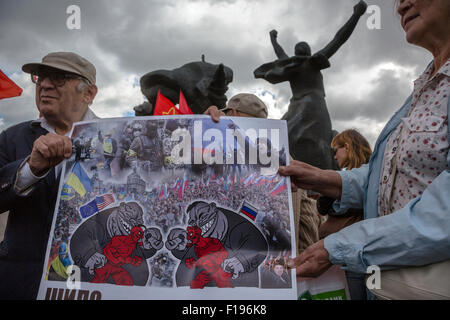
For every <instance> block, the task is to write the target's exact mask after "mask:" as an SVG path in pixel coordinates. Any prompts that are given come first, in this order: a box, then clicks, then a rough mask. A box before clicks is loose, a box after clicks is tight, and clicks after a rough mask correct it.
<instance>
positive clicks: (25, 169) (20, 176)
mask: <svg viewBox="0 0 450 320" xmlns="http://www.w3.org/2000/svg"><path fill="white" fill-rule="evenodd" d="M29 158H30V157H27V158H26V159H25V160H24V161H23V162H22V164H21V165H20V166H19V169H18V170H17V176H16V181H15V183H14V191H15V192H16V193H17V194H18V195H19V196H27V195H28V194H30V193H31V192H32V191H33V189H34V185H35V184H36V182H38V181H39V180H41V179H42V178H45V177H46V176H47V174H48V172H49V171H47V172H46V173H45V174H44V175H43V176H40V177H38V176H35V175H34V174H33V172H32V171H31V169H30V165H29V164H28V159H29Z"/></svg>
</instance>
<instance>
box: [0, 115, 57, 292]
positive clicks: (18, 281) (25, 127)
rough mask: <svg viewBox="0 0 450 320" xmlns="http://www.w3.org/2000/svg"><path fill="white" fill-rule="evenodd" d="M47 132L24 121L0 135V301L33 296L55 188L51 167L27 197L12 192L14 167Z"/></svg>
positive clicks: (42, 256) (38, 278)
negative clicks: (0, 228) (2, 220)
mask: <svg viewBox="0 0 450 320" xmlns="http://www.w3.org/2000/svg"><path fill="white" fill-rule="evenodd" d="M47 133H48V132H47V131H46V130H45V129H43V128H42V127H41V126H40V125H39V124H38V123H32V122H31V121H28V122H23V123H20V124H18V125H15V126H13V127H10V128H8V129H6V130H5V131H3V132H2V133H1V134H0V213H3V212H5V211H9V216H8V223H7V226H6V231H5V237H4V240H3V242H2V243H1V245H0V300H3V299H35V298H36V295H37V291H38V288H39V283H40V279H41V276H42V273H43V268H44V258H45V252H46V248H47V241H48V236H49V233H50V228H51V222H52V218H53V211H54V207H55V202H56V196H57V191H58V181H56V179H55V171H54V169H52V170H50V172H49V173H48V175H47V176H46V177H45V178H43V179H42V180H40V181H39V182H38V183H36V185H35V189H34V190H33V191H32V192H31V193H30V194H29V195H27V196H19V195H17V194H16V192H15V191H14V182H15V179H16V175H17V169H18V168H19V166H20V164H21V163H22V162H23V161H24V160H25V158H26V157H28V156H29V155H30V153H31V150H32V147H33V143H34V141H35V140H36V139H37V138H38V137H40V136H41V135H45V134H47Z"/></svg>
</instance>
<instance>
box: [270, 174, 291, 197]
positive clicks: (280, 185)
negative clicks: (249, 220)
mask: <svg viewBox="0 0 450 320" xmlns="http://www.w3.org/2000/svg"><path fill="white" fill-rule="evenodd" d="M286 188H287V186H286V178H284V177H283V179H281V180H280V182H278V183H277V185H276V186H275V187H273V189H272V190H270V192H269V193H270V195H272V196H276V195H277V194H279V193H280V192H282V191H283V190H286Z"/></svg>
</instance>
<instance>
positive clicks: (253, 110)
mask: <svg viewBox="0 0 450 320" xmlns="http://www.w3.org/2000/svg"><path fill="white" fill-rule="evenodd" d="M230 109H236V110H237V111H240V112H243V113H246V114H249V115H252V116H254V117H257V118H267V115H268V112H267V106H266V105H265V104H264V102H262V100H261V99H259V98H258V97H257V96H255V95H254V94H251V93H239V94H237V95H235V96H233V97H232V98H231V99H230V100H229V101H228V103H227V106H226V107H225V108H223V109H222V110H221V111H223V112H225V111H227V110H230Z"/></svg>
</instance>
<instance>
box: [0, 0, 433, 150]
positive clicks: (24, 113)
mask: <svg viewBox="0 0 450 320" xmlns="http://www.w3.org/2000/svg"><path fill="white" fill-rule="evenodd" d="M366 2H367V4H368V5H369V6H371V5H372V6H377V7H378V8H380V10H381V12H380V13H381V14H380V18H381V24H380V26H381V28H380V29H372V30H371V29H369V27H368V25H367V22H368V20H369V22H371V21H373V20H371V19H373V17H374V16H373V13H369V12H367V13H366V14H365V15H364V16H363V17H362V18H361V20H360V21H359V24H358V26H357V27H356V29H355V31H354V33H353V35H352V36H351V38H350V39H349V40H348V41H347V43H345V44H344V45H343V46H342V47H341V49H340V50H339V51H338V52H337V53H336V54H335V55H334V56H333V57H332V58H331V67H330V68H329V69H326V70H325V71H324V72H323V75H324V82H325V90H326V93H327V97H326V101H327V105H328V109H329V112H330V116H331V119H332V123H333V127H334V128H335V129H336V130H338V131H340V130H343V129H346V128H357V129H359V130H360V131H361V132H362V133H363V134H364V135H365V136H366V137H367V138H368V139H369V140H370V142H371V143H372V145H373V143H374V141H375V139H376V137H377V135H378V134H379V132H380V131H381V129H382V127H383V126H384V124H385V123H386V121H387V120H388V119H389V117H390V115H391V114H393V112H394V111H395V110H396V109H397V108H399V106H400V104H401V103H402V102H403V101H404V100H405V99H406V97H407V96H408V94H409V93H410V91H411V89H412V83H413V80H414V79H416V78H417V77H418V75H419V74H420V73H421V72H422V71H423V69H424V68H425V67H426V65H427V63H428V62H429V61H430V59H431V56H430V55H429V54H428V53H427V52H425V51H424V50H422V49H420V48H416V47H414V46H412V45H409V44H407V43H406V41H405V39H404V34H403V31H402V29H401V27H400V23H399V18H398V16H397V15H396V13H395V10H394V5H393V1H391V0H367V1H366ZM356 3H357V1H356V0H314V1H311V0H228V1H226V0H223V1H219V0H191V1H181V0H146V1H144V0H125V1H124V0H121V1H115V0H108V1H106V0H95V1H92V0H91V1H87V0H84V1H74V0H70V1H68V0H36V1H31V0H28V1H27V0H14V1H3V0H2V1H0V44H1V50H0V69H2V70H3V71H4V72H5V73H6V74H7V75H8V76H10V77H11V79H13V80H14V81H15V82H16V83H17V84H18V85H19V86H21V87H22V88H23V89H24V92H23V94H22V96H20V97H17V98H10V99H3V100H0V130H1V129H5V128H7V127H9V126H11V125H13V124H16V123H18V122H21V121H25V120H29V119H33V118H36V117H37V110H36V106H35V103H34V85H33V84H32V83H31V81H30V79H29V75H27V74H24V73H22V71H21V66H22V65H23V64H25V63H28V62H36V61H40V60H41V58H42V57H43V56H44V55H46V54H47V53H49V52H52V51H75V52H77V53H79V54H81V55H82V56H84V57H86V58H88V59H89V60H90V61H91V62H93V63H94V65H95V66H96V68H97V74H98V76H97V85H98V87H99V94H98V95H97V97H96V99H95V101H94V104H93V105H92V109H93V110H94V112H96V113H97V114H98V115H99V116H101V117H118V116H127V115H130V114H133V109H132V108H133V106H135V105H137V104H140V103H142V102H143V101H144V97H143V96H142V94H141V92H140V88H139V86H138V80H139V78H140V77H141V76H142V75H143V74H145V73H147V72H149V71H153V70H156V69H173V68H176V67H179V66H181V65H183V64H185V63H187V62H192V61H199V60H200V58H201V55H202V54H205V56H206V61H208V62H211V63H220V62H222V63H224V64H225V65H227V66H229V67H230V68H231V69H233V72H234V80H233V82H232V83H231V84H230V89H229V91H228V93H227V96H228V97H231V96H232V95H234V94H235V93H238V92H252V93H256V94H258V95H260V96H261V97H262V99H263V100H264V101H266V102H267V104H268V105H269V106H270V112H269V117H270V118H273V119H279V118H280V117H281V116H282V115H283V114H284V112H285V111H286V110H287V106H288V103H289V99H290V97H291V91H290V88H289V85H288V84H287V83H283V84H278V85H271V84H269V83H267V82H265V81H264V80H260V79H258V80H256V79H254V78H253V70H254V69H255V68H257V67H258V66H259V65H261V64H263V63H266V62H269V61H272V60H274V59H275V54H274V52H273V49H272V46H271V44H270V39H269V31H270V30H272V29H277V30H278V40H279V43H280V44H281V45H282V46H283V48H284V49H285V51H286V53H287V54H288V55H293V53H294V52H293V51H294V45H295V44H296V43H297V42H299V41H307V42H308V43H309V44H310V46H311V48H312V51H313V52H316V51H318V50H320V49H322V48H323V47H324V46H325V45H326V44H327V43H328V42H329V41H330V40H331V39H332V38H333V36H334V34H335V33H336V31H337V30H338V29H339V28H340V27H341V26H342V25H343V24H344V23H345V21H346V20H347V19H348V18H349V17H350V15H351V14H352V11H353V6H354V5H355V4H356ZM70 5H78V6H79V8H80V10H81V29H80V30H69V29H68V28H67V27H66V21H67V19H68V18H69V14H67V13H66V9H67V7H68V6H70Z"/></svg>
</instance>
